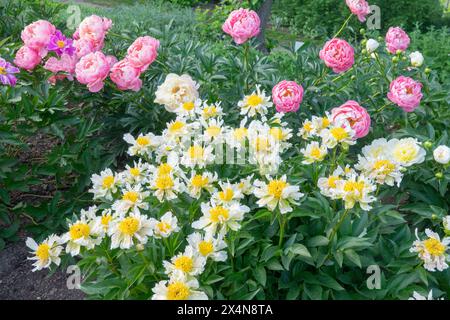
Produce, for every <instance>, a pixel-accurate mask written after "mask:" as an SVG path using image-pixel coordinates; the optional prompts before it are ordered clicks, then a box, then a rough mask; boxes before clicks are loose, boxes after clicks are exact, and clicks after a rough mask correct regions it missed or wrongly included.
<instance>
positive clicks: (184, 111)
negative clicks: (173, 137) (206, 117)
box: [175, 99, 202, 119]
mask: <svg viewBox="0 0 450 320" xmlns="http://www.w3.org/2000/svg"><path fill="white" fill-rule="evenodd" d="M201 105H202V100H200V99H196V100H194V101H186V102H183V103H180V105H179V107H178V108H177V109H176V110H175V112H176V113H177V114H178V115H179V116H181V117H186V118H190V119H194V118H196V117H197V113H198V112H199V110H200V107H201Z"/></svg>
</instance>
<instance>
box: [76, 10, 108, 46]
mask: <svg viewBox="0 0 450 320" xmlns="http://www.w3.org/2000/svg"><path fill="white" fill-rule="evenodd" d="M111 26H112V21H111V20H110V19H107V18H101V17H99V16H96V15H92V16H89V17H87V18H85V19H84V20H83V21H81V23H80V25H79V26H78V37H79V38H80V39H85V40H89V41H91V42H92V44H93V46H94V51H98V50H101V49H102V48H103V44H104V40H105V36H106V33H107V32H108V30H109V29H110V28H111Z"/></svg>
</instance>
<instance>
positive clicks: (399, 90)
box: [387, 76, 423, 112]
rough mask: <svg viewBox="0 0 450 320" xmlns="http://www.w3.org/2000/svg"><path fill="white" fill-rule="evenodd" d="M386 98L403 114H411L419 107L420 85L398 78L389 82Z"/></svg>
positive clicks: (406, 78) (407, 79) (403, 77)
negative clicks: (403, 112) (400, 109)
mask: <svg viewBox="0 0 450 320" xmlns="http://www.w3.org/2000/svg"><path fill="white" fill-rule="evenodd" d="M387 97H388V99H389V100H391V101H392V102H394V103H395V104H397V105H398V106H399V107H400V108H402V109H403V110H404V111H405V112H412V111H414V109H416V108H417V107H418V106H419V104H420V100H421V99H422V97H423V94H422V84H421V83H420V82H418V81H414V80H413V79H411V78H409V77H405V76H400V77H398V78H397V79H395V80H394V81H392V82H391V84H390V86H389V92H388V94H387Z"/></svg>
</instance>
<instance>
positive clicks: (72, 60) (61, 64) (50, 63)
mask: <svg viewBox="0 0 450 320" xmlns="http://www.w3.org/2000/svg"><path fill="white" fill-rule="evenodd" d="M77 62H78V59H77V57H76V56H75V55H72V56H71V55H69V54H67V53H63V54H62V55H61V57H60V58H59V59H58V58H56V57H50V58H49V59H48V60H47V62H46V63H45V65H44V69H46V70H49V71H51V72H53V73H57V72H67V73H69V74H74V73H75V66H76V64H77Z"/></svg>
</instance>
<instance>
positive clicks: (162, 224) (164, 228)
mask: <svg viewBox="0 0 450 320" xmlns="http://www.w3.org/2000/svg"><path fill="white" fill-rule="evenodd" d="M156 227H157V228H158V230H159V232H163V233H166V232H168V231H169V230H170V224H168V223H167V222H164V221H160V222H158V223H157V224H156Z"/></svg>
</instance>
